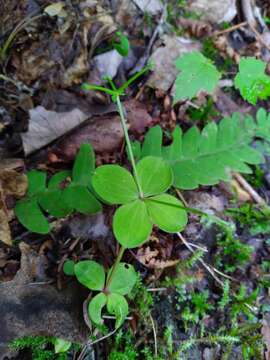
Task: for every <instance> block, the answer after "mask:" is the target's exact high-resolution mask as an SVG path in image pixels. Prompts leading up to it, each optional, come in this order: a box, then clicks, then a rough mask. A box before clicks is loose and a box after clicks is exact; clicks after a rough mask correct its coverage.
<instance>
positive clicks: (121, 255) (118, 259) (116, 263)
mask: <svg viewBox="0 0 270 360" xmlns="http://www.w3.org/2000/svg"><path fill="white" fill-rule="evenodd" d="M125 250H126V248H124V246H121V247H120V250H119V253H118V255H117V258H116V260H115V263H114V264H113V268H112V271H111V273H110V275H109V277H108V279H107V281H106V288H108V287H109V286H110V283H111V282H112V279H113V276H114V273H115V270H116V268H117V266H118V264H119V263H120V261H121V259H122V257H123V255H124V252H125Z"/></svg>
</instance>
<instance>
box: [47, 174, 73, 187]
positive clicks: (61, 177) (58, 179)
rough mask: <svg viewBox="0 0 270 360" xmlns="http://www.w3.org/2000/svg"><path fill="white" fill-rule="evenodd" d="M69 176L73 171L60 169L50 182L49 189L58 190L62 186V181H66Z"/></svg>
mask: <svg viewBox="0 0 270 360" xmlns="http://www.w3.org/2000/svg"><path fill="white" fill-rule="evenodd" d="M68 177H71V171H69V170H63V171H59V172H58V173H57V174H55V175H53V176H52V177H51V178H50V180H49V183H48V189H49V190H57V189H60V188H61V183H62V182H63V181H65V180H66V179H67V178H68Z"/></svg>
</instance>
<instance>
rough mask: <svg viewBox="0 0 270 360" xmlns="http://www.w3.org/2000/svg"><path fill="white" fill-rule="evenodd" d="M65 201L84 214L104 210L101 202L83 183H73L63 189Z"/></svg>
mask: <svg viewBox="0 0 270 360" xmlns="http://www.w3.org/2000/svg"><path fill="white" fill-rule="evenodd" d="M63 201H64V202H65V203H66V204H67V206H68V207H69V208H73V209H75V210H77V211H78V212H80V213H82V214H96V213H98V212H99V211H101V210H102V206H101V204H100V202H99V201H98V200H97V199H96V198H95V196H94V195H93V194H92V193H91V192H90V191H89V190H88V189H87V188H86V187H85V186H82V185H75V184H71V185H70V186H68V187H67V188H66V189H65V190H64V191H63Z"/></svg>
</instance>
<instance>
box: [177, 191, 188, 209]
mask: <svg viewBox="0 0 270 360" xmlns="http://www.w3.org/2000/svg"><path fill="white" fill-rule="evenodd" d="M175 192H176V194H177V196H178V197H179V199H180V200H181V201H182V203H183V204H184V206H185V207H188V203H187V202H186V200H185V198H184V196H183V194H182V193H181V191H179V190H178V189H177V188H175Z"/></svg>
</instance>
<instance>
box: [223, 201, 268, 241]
mask: <svg viewBox="0 0 270 360" xmlns="http://www.w3.org/2000/svg"><path fill="white" fill-rule="evenodd" d="M226 213H227V214H228V215H229V216H232V217H233V218H234V220H235V221H237V222H238V224H239V226H240V228H241V229H244V228H245V227H248V230H249V232H250V234H251V235H258V234H267V233H270V224H269V219H270V211H269V208H268V207H261V208H258V207H257V206H255V205H253V204H243V205H242V206H240V207H239V208H229V209H227V210H226Z"/></svg>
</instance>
